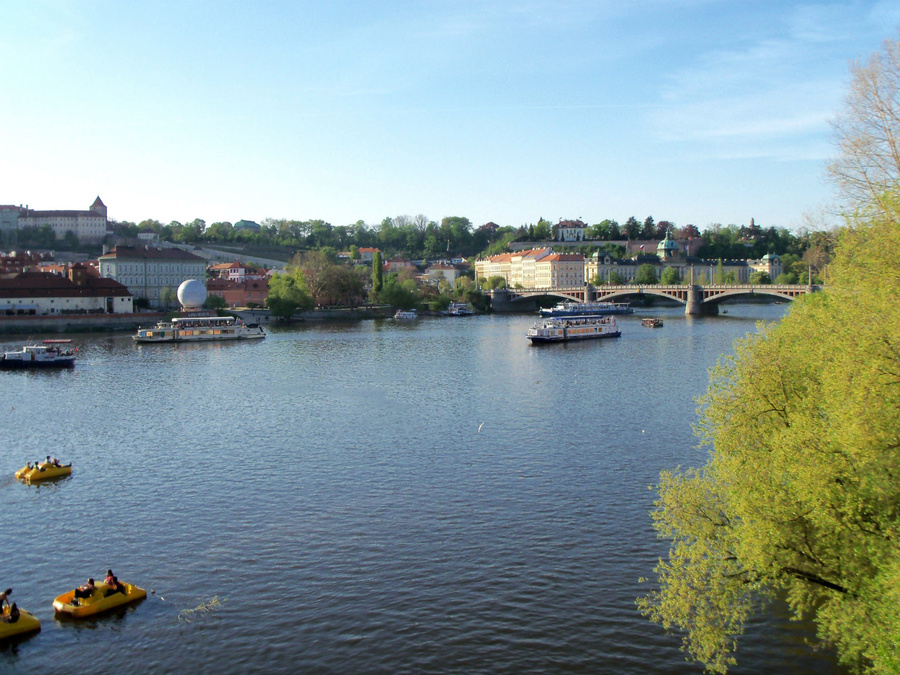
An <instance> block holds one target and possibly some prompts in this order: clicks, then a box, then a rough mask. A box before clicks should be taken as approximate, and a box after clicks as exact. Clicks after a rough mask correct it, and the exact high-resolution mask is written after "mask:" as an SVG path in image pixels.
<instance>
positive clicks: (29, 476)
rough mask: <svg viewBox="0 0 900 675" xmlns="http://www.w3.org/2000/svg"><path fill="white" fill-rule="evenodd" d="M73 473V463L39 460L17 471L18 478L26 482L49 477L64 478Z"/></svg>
mask: <svg viewBox="0 0 900 675" xmlns="http://www.w3.org/2000/svg"><path fill="white" fill-rule="evenodd" d="M71 473H72V464H71V463H69V464H50V463H49V462H38V463H35V464H34V465H32V464H26V465H25V466H23V467H22V468H21V469H19V470H18V471H16V478H18V479H19V480H23V481H25V482H26V483H35V482H37V481H40V480H47V479H49V478H62V477H63V476H68V475H69V474H71Z"/></svg>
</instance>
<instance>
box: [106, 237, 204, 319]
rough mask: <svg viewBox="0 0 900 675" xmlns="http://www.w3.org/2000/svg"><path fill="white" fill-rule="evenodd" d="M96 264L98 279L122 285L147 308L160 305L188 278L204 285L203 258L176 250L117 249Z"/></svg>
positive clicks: (120, 247) (138, 247) (126, 247)
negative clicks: (140, 299) (144, 300)
mask: <svg viewBox="0 0 900 675" xmlns="http://www.w3.org/2000/svg"><path fill="white" fill-rule="evenodd" d="M98 262H99V263H100V276H101V277H103V278H105V279H115V280H116V281H118V282H119V283H121V284H124V285H125V286H126V287H127V288H128V290H129V291H130V292H131V293H132V295H134V297H135V298H144V299H146V300H147V302H148V303H149V305H150V306H151V307H159V306H161V305H162V304H164V303H165V302H166V301H167V300H169V299H170V298H171V295H172V294H174V293H175V291H177V290H178V287H179V286H180V285H181V284H182V282H184V281H187V280H189V279H196V280H197V281H199V282H200V283H202V284H203V285H204V286H206V259H205V258H201V257H199V256H196V255H194V254H193V253H188V252H187V251H182V250H181V249H177V248H165V249H159V248H153V247H147V246H117V247H115V248H114V249H113V250H111V251H110V252H109V253H106V254H104V255H102V256H100V258H99V259H98Z"/></svg>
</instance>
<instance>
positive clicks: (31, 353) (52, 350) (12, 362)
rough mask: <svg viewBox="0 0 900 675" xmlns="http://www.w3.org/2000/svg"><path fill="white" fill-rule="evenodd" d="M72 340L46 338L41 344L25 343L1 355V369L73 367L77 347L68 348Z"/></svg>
mask: <svg viewBox="0 0 900 675" xmlns="http://www.w3.org/2000/svg"><path fill="white" fill-rule="evenodd" d="M71 342H72V341H71V340H44V341H43V342H42V343H41V344H39V345H38V344H33V345H24V346H23V347H22V348H21V349H17V350H15V351H11V352H5V353H4V354H3V356H2V357H0V369H4V370H18V369H26V368H72V367H74V366H75V353H76V352H77V351H78V349H77V348H68V347H67V346H68V345H70V344H71Z"/></svg>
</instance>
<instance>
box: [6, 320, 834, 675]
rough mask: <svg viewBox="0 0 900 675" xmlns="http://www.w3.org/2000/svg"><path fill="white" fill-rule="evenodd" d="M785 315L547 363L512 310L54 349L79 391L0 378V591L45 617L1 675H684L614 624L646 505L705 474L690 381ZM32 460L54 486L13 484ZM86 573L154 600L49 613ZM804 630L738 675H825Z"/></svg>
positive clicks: (60, 379) (774, 642)
mask: <svg viewBox="0 0 900 675" xmlns="http://www.w3.org/2000/svg"><path fill="white" fill-rule="evenodd" d="M785 307H786V306H785V305H777V306H776V305H768V306H760V305H746V306H731V307H730V308H729V313H728V314H727V315H724V316H718V317H713V318H688V317H685V316H684V315H683V314H682V313H681V310H677V309H666V310H654V311H653V312H652V313H653V314H654V315H658V316H663V317H664V318H665V327H664V328H662V329H656V330H653V329H650V328H644V327H641V326H640V323H639V322H640V317H639V316H637V315H635V316H631V317H624V318H621V319H620V321H619V323H620V326H621V328H622V337H621V338H619V339H617V340H604V341H600V342H592V343H585V344H573V345H550V346H542V347H533V346H531V345H530V344H529V343H528V341H527V340H526V339H525V331H526V329H527V328H528V327H529V326H530V324H531V323H532V321H533V317H531V316H527V317H526V316H522V315H518V316H510V315H502V316H479V317H465V318H458V319H429V318H423V319H420V320H418V321H415V322H412V323H404V324H398V323H397V322H394V321H393V320H392V319H385V320H376V321H364V322H360V323H353V324H341V325H335V324H324V325H310V326H308V327H302V328H299V329H290V330H278V329H274V330H273V331H272V332H271V333H270V335H269V337H268V338H267V339H266V340H264V341H262V342H259V343H241V344H221V345H180V346H171V345H168V346H166V345H150V346H147V345H144V346H136V345H134V344H132V340H131V338H130V336H129V335H121V334H117V335H108V334H105V335H88V336H85V335H79V336H71V337H73V338H74V340H75V341H76V343H77V344H78V346H79V347H80V359H79V362H78V364H77V366H76V368H75V369H74V370H73V371H71V372H46V373H17V372H5V373H0V438H2V439H3V441H2V447H3V452H2V454H0V514H2V524H3V528H2V533H3V551H4V556H3V562H2V564H0V587H2V588H5V587H7V586H11V587H13V589H14V591H13V596H12V599H13V600H17V601H18V602H19V604H20V606H21V607H23V608H25V609H28V610H30V611H32V612H33V613H35V614H36V615H37V616H38V618H40V620H41V622H42V624H43V630H42V632H41V633H39V634H37V635H35V636H33V637H31V638H30V639H27V640H24V641H21V642H19V643H17V644H15V645H12V646H9V645H7V646H5V647H0V671H2V672H12V673H53V672H95V673H121V672H137V671H139V670H143V671H146V672H148V673H181V672H185V673H187V672H191V673H193V672H205V673H214V672H240V673H287V672H300V673H636V674H637V673H640V674H642V675H643V674H647V673H650V674H653V673H666V674H670V673H700V672H702V669H701V668H700V667H698V666H697V665H695V664H691V663H687V662H685V660H684V654H683V653H681V652H680V651H679V645H680V641H679V639H678V638H677V637H675V636H671V635H667V634H666V633H665V632H664V631H663V630H662V629H661V628H660V627H659V626H657V625H655V624H652V623H650V622H648V621H647V620H645V619H644V618H643V617H641V616H640V614H639V613H638V612H637V610H636V608H635V604H634V600H635V597H636V596H638V595H640V594H641V593H642V592H644V590H645V587H644V586H643V585H642V584H640V583H639V581H638V580H639V578H640V577H642V576H643V577H649V576H651V575H652V567H653V565H654V564H655V561H656V559H657V558H658V557H659V556H660V555H664V553H665V551H666V549H667V547H666V544H665V542H661V541H658V540H657V539H656V538H655V534H654V531H653V530H652V528H651V524H650V517H649V515H648V512H649V511H650V509H651V508H652V502H653V499H654V493H653V492H651V491H650V490H648V489H647V488H648V486H649V485H651V484H654V483H655V482H656V480H657V478H658V475H659V472H660V470H661V469H664V468H670V467H674V466H676V465H678V464H682V465H692V464H693V465H696V464H700V463H702V462H703V461H704V458H705V455H706V450H705V449H697V447H696V445H697V441H696V439H695V437H694V436H693V433H692V427H691V425H692V423H693V422H695V421H696V415H695V408H696V404H695V401H694V398H695V397H696V396H698V395H699V394H701V393H702V392H703V391H704V390H705V388H706V384H707V378H708V373H707V369H708V368H709V367H710V366H712V365H713V364H714V363H715V362H716V360H717V358H718V357H719V356H720V355H722V354H727V353H730V352H731V349H732V342H733V340H734V339H735V338H738V337H742V336H744V335H745V334H746V333H748V332H753V331H755V330H756V321H758V320H777V319H778V318H779V317H780V316H781V314H782V312H783V311H784V310H785ZM55 337H56V336H55ZM0 342H3V343H5V344H6V345H13V344H14V343H13V342H12V341H11V340H10V339H9V338H5V339H4V338H2V337H0ZM19 344H21V343H19ZM48 453H50V454H55V455H58V456H59V457H60V458H61V459H63V460H64V461H73V462H74V466H75V469H74V473H73V475H72V476H71V477H70V478H68V479H65V480H62V481H61V482H58V483H55V484H51V485H42V486H39V487H34V486H26V485H23V484H21V483H19V482H17V481H16V480H15V479H14V478H13V473H14V472H15V470H16V469H18V468H20V467H21V466H22V465H23V464H24V463H25V461H26V460H29V459H31V460H34V459H37V458H39V457H42V456H44V455H47V454H48ZM107 568H112V569H113V571H114V572H115V573H116V574H117V575H118V576H119V577H120V578H121V579H123V580H125V581H128V582H132V583H136V584H138V585H140V586H142V587H144V588H146V589H147V590H148V592H150V595H149V596H148V598H147V599H146V600H145V601H143V602H141V603H140V604H138V605H136V606H134V607H131V608H129V609H127V610H125V611H121V612H119V613H116V614H113V615H111V616H104V617H102V618H98V619H96V620H90V621H84V622H80V623H73V622H69V621H59V620H56V619H55V618H54V613H53V609H52V607H51V602H52V600H53V598H54V597H55V596H56V595H58V594H60V593H62V592H63V591H66V590H68V589H70V588H72V587H74V586H76V585H77V584H79V583H83V582H84V580H86V579H87V577H89V576H93V577H95V578H96V577H103V575H104V572H105V570H106V569H107ZM192 610H195V611H192ZM808 636H809V627H808V626H803V625H800V624H797V623H793V622H788V621H787V620H779V619H772V620H766V621H764V620H759V621H757V622H755V623H754V624H753V625H752V626H750V628H749V630H748V633H747V635H746V636H745V637H744V638H743V639H742V640H741V642H740V650H739V654H738V658H739V667H737V668H735V669H734V671H733V672H735V673H761V672H770V673H798V674H802V673H816V674H818V675H823V674H827V673H835V672H839V671H837V670H836V669H835V667H834V666H833V665H832V658H831V656H830V655H828V654H822V653H815V652H813V651H811V650H810V648H808V647H807V646H805V643H804V640H805V639H806V638H807V637H808Z"/></svg>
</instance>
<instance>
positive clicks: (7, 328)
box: [0, 312, 166, 335]
mask: <svg viewBox="0 0 900 675" xmlns="http://www.w3.org/2000/svg"><path fill="white" fill-rule="evenodd" d="M164 316H166V315H165V314H163V313H161V312H144V313H140V314H64V315H56V316H2V317H0V334H11V335H31V334H34V333H93V332H101V333H102V332H107V331H109V332H112V331H136V330H137V329H138V327H139V326H152V325H153V324H155V323H156V322H157V321H159V320H160V319H161V318H162V317H164Z"/></svg>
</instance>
